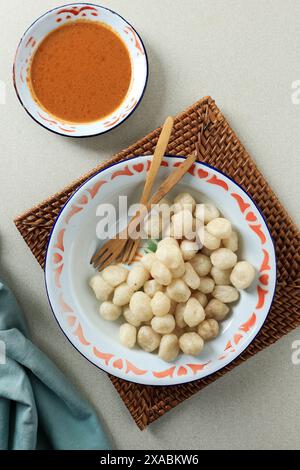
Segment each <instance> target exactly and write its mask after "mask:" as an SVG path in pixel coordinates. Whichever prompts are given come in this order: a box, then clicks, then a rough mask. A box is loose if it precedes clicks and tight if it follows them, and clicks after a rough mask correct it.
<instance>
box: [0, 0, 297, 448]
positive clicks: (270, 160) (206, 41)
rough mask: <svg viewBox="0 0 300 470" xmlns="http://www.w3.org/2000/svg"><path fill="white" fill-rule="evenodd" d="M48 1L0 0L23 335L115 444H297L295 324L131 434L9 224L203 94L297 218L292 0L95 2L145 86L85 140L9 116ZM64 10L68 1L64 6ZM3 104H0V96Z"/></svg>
mask: <svg viewBox="0 0 300 470" xmlns="http://www.w3.org/2000/svg"><path fill="white" fill-rule="evenodd" d="M63 3H64V2H63V0H62V2H59V1H56V0H43V1H39V2H37V1H36V0H26V1H25V0H9V1H4V0H1V2H0V7H1V14H0V38H1V53H0V80H1V83H2V88H3V84H4V85H5V87H6V99H5V104H4V103H2V104H0V136H1V141H0V154H1V157H0V158H1V170H0V195H1V209H0V213H1V216H0V277H1V278H2V279H4V280H5V281H6V282H7V283H8V284H9V285H10V286H11V287H12V288H13V290H14V291H15V293H16V295H17V297H18V300H19V302H20V304H21V306H22V307H23V309H24V312H25V314H26V317H27V320H28V323H29V327H30V332H31V334H32V338H33V341H34V342H35V343H36V344H38V345H39V346H40V348H41V349H42V350H43V351H45V352H46V353H47V354H48V355H49V356H50V357H51V358H52V359H53V360H54V361H55V362H56V363H57V364H58V366H59V367H60V368H61V369H62V370H63V371H64V373H65V374H66V376H67V377H68V378H69V380H70V381H71V382H73V383H74V384H75V385H76V387H78V389H79V390H80V391H81V392H82V394H83V395H84V396H86V397H87V398H88V399H89V400H90V401H91V402H92V403H93V405H94V406H95V407H96V409H97V411H98V412H99V415H100V417H101V418H102V419H103V421H104V422H105V424H106V426H107V428H108V429H109V431H110V433H111V435H112V437H113V439H114V442H115V445H116V446H117V447H118V448H119V449H247V448H249V449H253V448H259V449H261V448H266V449H275V448H280V449H285V448H293V449H296V448H298V449H299V447H300V442H299V423H300V382H299V380H300V365H298V366H297V365H293V363H292V360H291V354H292V344H293V341H295V340H300V330H299V329H298V330H296V331H294V332H293V333H291V334H290V335H288V336H287V337H285V338H283V339H282V340H281V341H279V342H278V343H277V344H275V345H274V346H272V347H270V348H268V349H267V350H265V351H263V352H262V353H260V354H257V355H256V356H255V357H254V358H253V359H251V360H249V361H247V362H246V363H245V364H243V365H241V366H239V367H238V368H236V369H235V370H234V371H233V372H231V373H229V374H227V375H226V376H225V377H223V378H221V379H220V380H218V381H217V382H216V383H214V384H213V385H211V386H210V387H208V388H206V389H205V390H204V391H202V392H201V393H198V394H197V395H196V396H194V397H193V398H191V399H190V400H187V401H186V402H185V403H183V404H182V405H180V406H179V407H177V408H176V409H175V410H173V411H172V412H170V413H168V414H166V415H165V416H164V417H163V418H161V419H160V420H159V421H157V422H156V423H154V424H153V425H152V426H150V427H149V428H148V429H147V430H146V431H144V432H141V431H139V429H138V428H137V426H136V425H135V423H134V421H133V420H132V418H131V416H130V414H129V413H128V411H127V409H126V408H125V406H124V405H123V403H122V401H121V399H120V398H119V396H118V394H117V393H116V392H115V390H114V388H113V386H112V384H111V383H110V381H109V379H108V378H107V377H106V375H105V373H103V372H101V371H99V370H97V369H96V368H95V367H94V366H92V365H91V364H89V363H88V362H87V361H86V360H85V359H84V358H83V357H81V356H80V355H79V354H78V353H77V352H76V351H75V350H74V349H73V347H72V346H71V344H70V343H69V342H68V341H67V340H66V338H65V337H64V335H63V334H62V333H61V331H60V329H59V327H58V326H57V323H56V322H55V321H54V319H53V315H52V313H51V310H50V307H49V304H48V301H47V298H46V293H45V287H44V278H43V273H42V270H41V268H40V267H39V266H38V264H37V262H36V261H35V259H34V258H33V256H32V255H31V253H30V251H29V250H28V248H27V247H26V245H25V243H24V241H23V240H22V238H21V236H20V235H19V233H18V232H17V230H16V228H15V226H14V224H13V218H14V217H15V216H16V215H17V214H19V213H22V212H23V211H24V210H26V209H28V208H30V207H31V206H32V205H33V204H35V203H36V202H38V201H40V200H42V199H43V198H46V197H47V196H49V195H50V194H52V193H54V192H56V191H58V190H60V189H61V188H62V187H63V186H65V185H66V184H67V183H69V182H70V181H72V180H73V179H75V178H77V177H78V176H79V175H81V174H83V173H84V172H86V171H88V170H89V169H91V168H93V167H94V166H95V165H96V164H98V163H99V162H100V161H103V160H105V159H107V158H109V157H110V156H111V155H113V154H114V153H115V152H117V151H118V150H120V149H123V148H125V147H127V146H128V145H129V144H130V143H133V142H134V141H135V140H136V139H138V138H139V137H142V136H143V135H145V134H146V133H148V132H149V131H150V130H152V129H154V128H155V127H157V125H159V124H161V122H162V121H163V119H164V118H165V116H166V115H168V114H176V113H177V112H180V111H181V110H182V109H184V108H185V107H186V106H188V105H190V104H192V103H193V102H194V101H196V100H198V99H199V98H201V97H202V96H204V95H208V94H209V95H211V96H212V97H213V98H215V99H216V101H217V104H218V105H219V106H220V107H221V109H222V111H223V112H224V114H225V115H226V117H227V118H228V120H229V122H230V123H231V124H232V126H233V128H234V129H235V130H236V131H237V133H238V135H239V137H240V138H241V140H242V142H243V143H244V144H245V146H246V148H247V149H248V151H249V152H250V154H251V155H252V156H253V158H254V159H255V161H256V162H257V163H258V165H259V167H260V169H261V170H262V172H263V173H264V175H265V176H266V177H267V179H268V181H269V182H270V184H271V186H272V187H273V189H274V190H275V192H276V193H277V195H278V196H279V197H280V199H281V200H282V202H283V203H284V204H285V206H286V208H287V209H288V211H289V213H290V214H291V216H292V217H293V219H294V220H295V222H296V223H298V224H299V222H300V209H299V202H300V201H299V198H300V189H299V187H300V183H299V177H300V165H299V158H300V155H299V152H300V132H299V124H300V104H299V105H297V104H293V102H292V98H291V96H292V93H293V90H292V84H293V82H295V81H296V80H300V68H299V47H300V28H299V22H300V2H299V1H298V0H272V1H271V0H251V1H246V0H187V1H182V0H151V1H150V0H148V1H147V0H108V1H105V0H103V2H102V4H103V5H104V6H108V7H110V8H112V9H115V10H116V11H117V12H119V13H120V14H121V15H123V16H124V17H125V18H126V19H128V21H129V22H131V23H132V24H133V25H134V26H135V27H136V28H137V30H138V31H139V32H140V34H141V35H142V37H143V39H144V41H145V45H146V48H147V50H148V54H149V60H150V71H151V73H150V81H149V86H148V90H147V93H146V95H145V98H144V100H143V102H142V104H141V105H140V107H139V108H138V110H137V111H136V112H135V113H134V115H133V116H132V117H131V118H130V119H129V120H128V121H127V122H126V123H125V124H124V125H122V126H121V127H120V128H118V129H116V130H114V131H113V132H111V133H109V134H107V135H105V136H102V137H101V136H100V137H96V138H92V139H84V140H74V139H67V138H63V137H59V136H56V135H54V134H51V133H50V132H47V131H46V130H44V129H43V128H41V127H39V126H38V125H36V124H35V123H34V122H33V121H32V120H31V119H30V118H29V117H28V116H27V115H26V113H25V112H24V111H23V109H22V108H21V106H20V104H19V102H18V100H17V98H16V96H15V93H14V89H13V86H12V77H11V71H12V62H13V58H14V53H15V49H16V47H17V44H18V41H19V39H20V36H21V35H22V33H23V32H24V31H25V29H26V28H27V27H28V26H29V25H30V24H31V23H32V22H33V20H34V19H35V18H37V17H38V16H40V15H41V14H42V13H44V12H45V11H46V10H47V9H50V8H52V7H55V6H58V5H60V4H63ZM65 3H68V2H67V1H66V2H65ZM2 101H3V96H2Z"/></svg>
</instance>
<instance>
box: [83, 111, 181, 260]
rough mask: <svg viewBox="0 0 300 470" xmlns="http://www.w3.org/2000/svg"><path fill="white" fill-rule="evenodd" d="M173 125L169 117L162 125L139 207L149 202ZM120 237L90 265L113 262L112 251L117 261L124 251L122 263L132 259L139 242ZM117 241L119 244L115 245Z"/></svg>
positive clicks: (100, 252) (98, 253)
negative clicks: (97, 262) (100, 261)
mask: <svg viewBox="0 0 300 470" xmlns="http://www.w3.org/2000/svg"><path fill="white" fill-rule="evenodd" d="M173 125H174V120H173V118H172V117H171V116H169V117H168V118H167V119H166V121H165V123H164V125H163V128H162V131H161V134H160V136H159V139H158V142H157V145H156V148H155V152H154V155H153V159H152V163H151V167H150V170H149V171H148V174H147V176H146V181H145V186H144V191H143V194H142V197H141V200H140V205H141V206H145V205H146V204H147V202H148V200H149V197H150V194H151V191H152V188H153V184H154V181H155V178H156V176H157V173H158V171H159V169H160V166H161V162H162V159H163V156H164V154H165V152H166V149H167V146H168V143H169V140H170V136H171V133H172V129H173ZM136 216H138V213H137V214H136ZM136 216H135V218H136ZM120 235H121V234H119V236H118V237H117V238H116V239H115V240H109V241H108V242H107V243H105V245H104V246H103V247H102V248H101V249H100V250H99V251H98V252H97V253H96V254H95V255H94V257H93V258H92V260H91V264H94V265H95V261H96V260H97V259H99V260H100V258H102V260H103V262H104V263H105V264H106V263H107V264H109V263H111V261H112V260H113V255H112V250H114V252H115V253H116V258H115V259H117V257H118V256H119V255H121V253H122V252H123V251H124V255H123V259H122V262H123V263H126V262H128V261H129V259H131V257H132V259H133V258H134V255H135V253H136V250H137V249H138V246H139V243H140V241H139V240H132V239H131V238H128V237H127V236H126V237H125V238H124V239H122V240H121V239H120ZM122 235H123V233H122ZM117 240H118V242H119V243H116V241H117Z"/></svg>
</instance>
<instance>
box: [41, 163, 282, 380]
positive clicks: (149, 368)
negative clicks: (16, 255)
mask: <svg viewBox="0 0 300 470" xmlns="http://www.w3.org/2000/svg"><path fill="white" fill-rule="evenodd" d="M150 162H151V157H135V158H132V159H131V160H127V161H125V162H121V163H117V164H114V165H112V166H110V167H108V168H106V169H104V170H102V171H100V172H99V173H98V174H96V175H95V176H93V177H92V178H91V179H90V180H88V181H87V182H86V183H85V184H84V185H83V186H81V188H80V189H79V190H78V191H77V192H76V193H75V194H74V195H73V196H72V197H71V199H70V200H69V201H68V202H67V204H66V205H65V207H64V208H63V210H62V212H61V213H60V215H59V216H58V218H57V221H56V223H55V226H54V229H53V231H52V234H51V237H50V241H49V246H48V251H47V256H46V286H47V291H48V296H49V300H50V304H51V306H52V309H53V312H54V315H55V318H56V320H57V322H58V323H59V326H60V327H61V329H62V331H63V332H64V334H65V335H66V337H67V338H68V339H69V340H70V341H71V343H72V344H73V345H74V347H75V348H76V349H77V350H78V351H79V352H80V353H81V354H82V355H83V356H85V357H86V358H87V359H88V360H89V361H90V362H92V363H93V364H95V365H96V366H97V367H99V368H101V369H103V370H105V371H106V372H108V373H110V374H112V375H115V376H117V377H120V378H122V379H125V380H129V381H133V382H137V383H141V384H149V385H175V384H180V383H185V382H190V381H193V380H197V379H201V378H204V377H205V376H207V375H209V374H212V373H213V372H216V371H218V370H220V369H222V368H223V367H225V366H226V365H228V364H229V363H230V362H232V361H233V360H234V359H235V358H236V357H238V356H239V355H240V354H241V353H242V352H243V351H244V350H245V349H246V348H247V347H248V346H249V344H250V343H251V342H252V341H253V340H254V338H255V337H256V335H257V334H258V333H259V331H260V329H261V328H262V326H263V324H264V322H265V320H266V318H267V315H268V312H269V310H270V307H271V304H272V300H273V296H274V292H275V285H276V259H275V252H274V246H273V242H272V239H271V236H270V233H269V230H268V228H267V225H266V223H265V221H264V219H263V217H262V215H261V213H260V211H259V210H258V208H257V207H256V205H255V203H254V202H253V201H252V199H251V198H250V197H249V196H248V195H247V194H246V193H245V191H243V189H242V188H241V187H239V186H238V185H237V184H236V183H235V182H234V181H232V180H231V179H229V178H228V177H226V176H225V175H224V174H222V173H220V172H219V171H218V170H216V169H214V168H212V167H210V166H207V165H205V164H202V163H196V164H195V165H194V167H193V168H192V169H191V170H190V172H189V173H188V174H187V175H185V177H184V178H183V180H182V181H181V183H180V184H178V187H176V188H175V190H174V191H173V193H172V194H170V197H171V198H172V197H174V196H176V195H177V194H178V193H180V192H182V191H188V192H189V193H190V194H192V195H193V197H194V198H195V199H196V201H197V202H198V203H200V202H209V201H210V202H213V203H214V204H215V205H216V206H217V207H218V208H219V209H220V210H221V212H222V214H223V215H224V217H226V218H227V219H229V220H230V221H231V222H232V223H233V226H234V227H235V229H236V230H237V231H238V233H239V238H240V249H239V252H238V255H239V259H246V260H247V261H249V262H250V263H251V264H252V265H253V266H254V267H255V269H256V273H257V274H256V278H255V281H254V283H253V284H252V286H251V288H249V289H247V290H246V291H241V297H240V300H239V301H238V302H237V303H235V304H233V306H232V307H231V314H230V316H229V317H228V318H226V320H225V321H223V322H222V323H221V324H220V326H221V331H220V335H219V336H218V337H217V338H216V339H215V340H213V341H211V342H208V343H205V347H204V350H203V351H202V353H201V355H200V356H199V357H192V356H187V355H184V354H181V355H179V356H178V358H177V359H176V361H174V363H166V362H164V361H163V360H161V359H160V358H159V357H158V356H157V355H156V354H149V353H146V352H144V351H142V350H141V349H138V348H136V349H133V350H128V349H126V348H125V347H123V346H122V345H121V344H120V341H119V326H120V324H119V323H118V322H116V323H112V322H107V321H105V320H104V319H102V318H101V317H100V315H99V313H98V311H99V303H98V302H97V300H96V299H95V296H94V294H93V292H92V291H91V289H90V287H89V280H90V278H91V277H92V276H93V275H94V274H95V272H94V269H93V268H92V267H91V265H90V259H91V257H92V255H93V254H94V252H95V250H96V248H97V247H98V246H99V241H98V240H97V237H96V228H97V224H98V223H99V220H100V218H99V217H100V212H101V209H104V204H107V203H109V204H113V205H114V206H115V207H117V206H118V199H119V196H121V195H122V196H126V197H127V198H128V205H129V206H130V205H131V204H134V203H136V202H137V198H138V195H139V194H140V193H141V191H142V188H143V185H144V182H145V177H146V172H147V170H148V169H149V166H150ZM181 162H182V157H171V156H168V157H165V159H164V161H163V164H162V168H161V170H160V173H159V177H158V180H159V181H158V183H159V182H162V181H163V180H164V179H165V178H166V177H167V175H168V174H170V172H171V171H172V170H173V169H174V167H175V166H178V164H180V163H181ZM116 188H118V193H117V192H116ZM97 209H98V212H97ZM99 209H100V211H99ZM96 213H97V214H98V217H97V215H96ZM119 222H120V228H121V229H122V228H123V227H125V226H126V223H127V216H126V215H125V214H124V215H123V216H122V215H121V217H120V218H119Z"/></svg>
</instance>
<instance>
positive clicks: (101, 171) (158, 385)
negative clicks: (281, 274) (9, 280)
mask: <svg viewBox="0 0 300 470" xmlns="http://www.w3.org/2000/svg"><path fill="white" fill-rule="evenodd" d="M152 156H153V154H151V155H147V156H146V157H152ZM141 157H145V156H144V155H137V156H134V157H130V158H128V159H126V160H121V161H119V162H112V163H111V164H109V165H108V166H106V167H105V168H102V169H100V170H99V171H97V172H96V173H94V174H93V175H92V176H90V177H89V178H88V179H86V180H85V181H84V182H83V183H82V184H81V185H80V186H79V187H78V188H77V189H76V191H75V192H74V193H73V194H72V195H71V196H70V197H69V198H68V200H67V201H66V202H65V204H64V205H63V207H62V208H61V210H60V212H59V214H58V216H57V218H56V220H55V222H54V224H53V227H52V229H51V232H50V235H49V238H48V242H47V247H46V253H45V259H44V261H45V263H44V264H45V268H44V282H45V288H46V295H47V298H48V302H49V305H50V308H51V311H52V314H53V316H54V318H55V321H56V322H57V324H58V326H59V328H60V330H61V331H62V332H63V334H64V336H65V337H66V338H67V340H68V341H69V342H70V344H71V345H72V346H73V347H74V348H75V350H76V351H77V352H78V353H79V354H80V355H81V356H82V357H84V358H85V359H86V360H87V361H88V362H89V363H90V364H92V365H93V366H95V367H96V368H97V369H100V370H101V371H102V372H105V373H106V374H110V375H112V376H114V377H117V378H120V377H119V376H117V375H115V374H114V373H113V372H108V371H107V370H105V369H104V368H103V367H101V365H98V364H95V363H94V362H92V361H91V360H90V359H89V358H88V357H86V356H85V355H84V354H83V353H82V352H81V351H80V350H79V349H78V348H77V347H76V346H75V344H74V343H73V342H72V341H71V339H70V338H69V337H68V336H67V334H66V333H65V331H64V330H63V328H62V326H61V325H60V323H59V321H58V318H57V316H56V314H55V312H54V308H53V306H52V303H51V300H50V295H49V290H48V285H47V274H46V273H47V262H48V254H49V247H50V243H51V239H52V235H53V233H54V230H55V228H56V225H57V223H58V222H59V219H60V217H61V214H62V212H63V211H64V209H65V207H66V206H67V205H68V203H69V202H70V201H71V200H72V199H73V197H75V196H76V194H77V193H78V192H79V191H80V190H81V189H82V188H83V187H84V186H85V185H86V184H87V183H89V181H91V180H92V179H93V178H94V177H96V176H98V175H100V174H101V173H103V172H104V171H106V170H108V169H110V168H113V167H114V166H116V165H118V164H121V163H124V162H128V161H132V160H135V159H138V158H141ZM166 157H167V158H171V159H172V158H180V159H182V160H184V159H186V157H184V156H182V155H172V154H165V155H164V158H166ZM195 163H200V164H201V165H204V166H206V167H207V168H210V169H212V170H214V171H216V172H217V173H219V174H220V175H222V176H225V177H226V178H228V179H229V180H230V181H232V182H233V183H234V184H236V185H237V186H238V187H239V189H241V190H242V191H243V192H244V193H245V194H246V195H247V196H248V197H249V199H250V200H251V201H252V203H253V204H254V206H255V207H256V209H257V210H258V212H259V214H260V215H261V217H262V219H263V221H264V223H265V226H266V229H267V231H268V233H269V236H270V240H271V244H272V248H273V255H274V267H275V282H274V292H273V295H272V299H271V302H270V306H269V308H268V310H267V312H266V315H265V319H264V321H263V323H262V325H261V326H260V328H259V329H258V331H257V333H256V334H255V335H254V336H253V338H252V340H251V341H250V342H249V343H247V342H245V347H242V349H241V351H240V352H239V353H238V354H237V355H236V356H234V357H232V359H230V360H228V361H225V363H224V364H223V365H221V367H220V368H219V369H216V370H214V371H212V372H210V373H207V374H206V375H204V376H203V377H201V378H199V377H198V378H197V377H196V378H190V379H187V380H186V381H183V382H180V383H170V384H164V383H161V382H158V383H155V384H148V383H146V384H145V383H143V382H141V381H139V382H137V381H135V380H130V379H128V378H124V377H122V378H120V380H124V381H126V382H129V383H136V384H142V385H145V386H149V387H176V386H179V385H184V384H187V383H193V382H197V381H198V380H203V379H205V378H207V377H210V376H211V375H213V374H216V373H218V372H220V371H222V370H223V369H225V368H226V367H228V366H229V365H230V364H231V363H232V362H234V361H235V360H237V359H239V358H240V356H241V355H242V354H243V353H244V352H245V351H246V350H247V349H248V348H249V346H250V345H251V344H252V343H253V342H254V341H255V339H256V338H257V336H258V335H259V333H260V332H261V330H262V328H263V327H264V325H265V323H266V321H267V319H268V316H269V313H270V310H271V308H272V305H273V302H274V297H275V294H276V290H277V284H278V280H277V256H276V249H275V243H274V240H273V237H272V234H271V232H270V229H269V226H268V224H267V221H266V219H265V217H264V215H263V213H262V211H261V209H260V208H259V207H258V206H257V204H256V203H255V201H254V199H253V198H252V196H250V195H249V193H248V192H247V191H245V190H244V189H243V188H242V186H241V185H240V184H239V183H237V182H236V181H235V180H234V179H233V178H232V177H231V176H228V175H226V174H225V173H224V172H223V171H221V170H219V169H218V168H216V167H214V166H212V165H210V164H209V163H206V162H202V161H196V162H195Z"/></svg>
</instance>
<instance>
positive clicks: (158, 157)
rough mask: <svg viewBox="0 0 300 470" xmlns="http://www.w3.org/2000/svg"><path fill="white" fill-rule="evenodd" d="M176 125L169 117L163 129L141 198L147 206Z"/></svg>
mask: <svg viewBox="0 0 300 470" xmlns="http://www.w3.org/2000/svg"><path fill="white" fill-rule="evenodd" d="M173 125H174V120H173V118H172V117H171V116H169V117H168V118H167V119H166V121H165V123H164V125H163V128H162V131H161V134H160V136H159V139H158V142H157V145H156V148H155V152H154V155H153V159H152V163H151V167H150V170H149V172H148V175H147V178H146V183H145V187H144V191H143V195H142V197H141V201H140V203H141V204H143V205H145V204H147V202H148V200H149V197H150V195H151V191H152V188H153V184H154V181H155V178H156V176H157V173H158V171H159V169H160V166H161V162H162V159H163V157H164V155H165V152H166V149H167V147H168V143H169V140H170V137H171V133H172V129H173Z"/></svg>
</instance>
